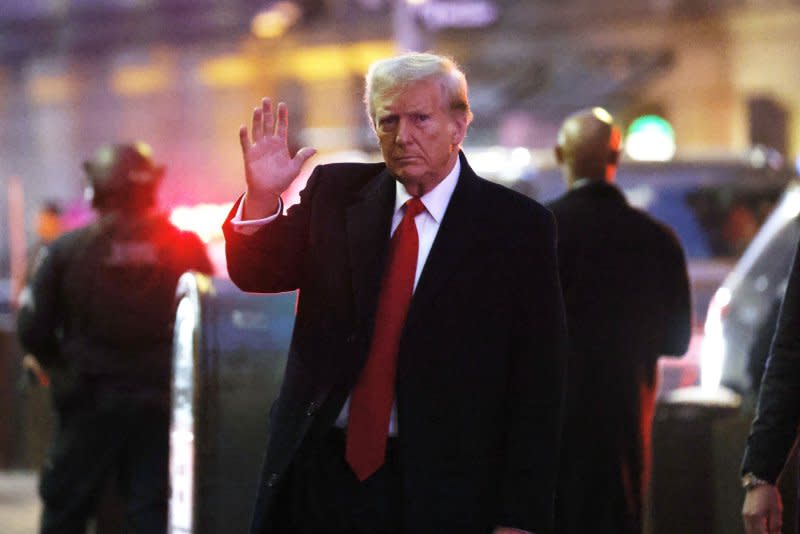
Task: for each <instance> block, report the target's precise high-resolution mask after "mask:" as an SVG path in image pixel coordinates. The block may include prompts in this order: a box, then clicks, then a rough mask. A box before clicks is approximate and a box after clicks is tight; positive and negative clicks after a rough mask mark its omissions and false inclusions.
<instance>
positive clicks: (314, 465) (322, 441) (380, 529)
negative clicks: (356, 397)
mask: <svg viewBox="0 0 800 534" xmlns="http://www.w3.org/2000/svg"><path fill="white" fill-rule="evenodd" d="M396 448H397V446H396V443H395V439H394V438H390V439H389V444H388V447H387V454H386V462H385V463H384V465H383V466H382V467H381V468H380V469H378V471H376V472H375V473H374V474H373V475H372V476H370V477H369V478H368V479H366V480H364V481H363V482H360V481H359V480H358V479H357V478H356V477H355V475H354V474H353V472H352V470H351V469H350V467H349V466H348V464H347V462H346V460H345V457H344V452H345V434H344V431H342V430H340V429H336V428H334V429H331V430H330V431H329V432H327V433H325V434H324V435H323V436H322V437H309V438H308V439H306V441H305V442H304V444H303V445H302V446H301V448H300V450H299V451H298V452H297V454H296V455H295V458H294V460H293V462H292V466H291V467H290V470H289V474H288V476H287V478H286V481H285V486H284V487H283V488H282V493H283V495H282V496H281V498H280V502H281V503H285V506H286V512H288V518H287V519H288V524H289V525H290V529H289V532H292V533H294V534H400V533H401V532H402V531H403V530H402V521H401V505H402V497H401V492H402V480H401V477H400V467H399V465H398V464H399V462H398V458H397V456H398V455H397V450H396Z"/></svg>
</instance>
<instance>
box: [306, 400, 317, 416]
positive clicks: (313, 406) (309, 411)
mask: <svg viewBox="0 0 800 534" xmlns="http://www.w3.org/2000/svg"><path fill="white" fill-rule="evenodd" d="M317 410H319V403H318V402H317V401H311V402H309V403H308V408H306V415H307V416H308V417H311V416H312V415H314V414H315V413H317Z"/></svg>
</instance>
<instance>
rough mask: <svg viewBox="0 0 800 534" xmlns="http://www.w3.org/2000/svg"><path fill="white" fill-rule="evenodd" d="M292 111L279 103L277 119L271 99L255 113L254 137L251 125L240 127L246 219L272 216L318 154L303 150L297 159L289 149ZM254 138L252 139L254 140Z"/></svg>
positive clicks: (306, 149)
mask: <svg viewBox="0 0 800 534" xmlns="http://www.w3.org/2000/svg"><path fill="white" fill-rule="evenodd" d="M288 130H289V110H288V109H287V107H286V104H285V103H283V102H280V103H278V109H277V119H276V118H275V117H274V114H273V110H272V102H271V101H270V99H269V98H266V97H265V98H264V99H262V101H261V107H258V108H256V109H254V110H253V123H252V131H251V136H248V132H247V126H245V125H242V126H241V127H240V128H239V142H240V144H241V146H242V156H243V158H244V169H245V179H246V181H247V197H246V198H247V200H246V202H245V205H244V212H243V216H244V219H262V218H265V217H268V216H269V215H272V214H273V213H274V212H275V210H276V209H277V207H278V198H279V197H280V195H281V193H283V192H284V191H285V190H286V189H287V188H288V187H289V185H290V184H291V183H292V181H294V179H295V178H297V176H298V174H300V169H301V167H302V166H303V164H304V163H305V162H306V160H307V159H308V158H310V157H311V156H313V155H314V154H315V153H316V152H317V151H316V150H315V149H313V148H309V147H303V148H301V149H300V150H298V151H297V154H295V155H294V157H291V156H290V155H289V146H288V142H287V139H288ZM251 137H252V138H251Z"/></svg>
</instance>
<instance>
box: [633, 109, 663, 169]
mask: <svg viewBox="0 0 800 534" xmlns="http://www.w3.org/2000/svg"><path fill="white" fill-rule="evenodd" d="M625 151H626V152H627V153H628V156H630V157H631V158H632V159H635V160H640V161H666V160H669V159H671V158H672V157H673V156H674V155H675V130H673V129H672V126H671V125H670V123H669V122H667V121H666V120H665V119H664V118H662V117H659V116H658V115H643V116H641V117H639V118H638V119H636V120H634V121H633V122H632V123H631V125H630V126H628V135H627V137H626V139H625Z"/></svg>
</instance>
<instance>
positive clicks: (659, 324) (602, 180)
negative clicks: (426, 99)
mask: <svg viewBox="0 0 800 534" xmlns="http://www.w3.org/2000/svg"><path fill="white" fill-rule="evenodd" d="M619 149H620V133H619V130H618V129H617V128H616V127H614V126H613V124H612V120H611V116H610V115H609V114H608V113H607V112H606V111H605V110H602V109H600V108H594V109H590V110H584V111H579V112H577V113H575V114H573V115H571V116H569V117H568V118H567V119H566V121H565V122H564V124H563V126H562V128H561V130H560V132H559V138H558V146H557V147H556V157H557V159H558V162H559V164H560V165H561V166H562V169H563V173H564V178H565V181H566V184H567V187H568V191H567V193H566V194H565V195H564V196H563V197H561V198H560V199H558V200H556V201H555V202H554V203H553V204H552V205H551V206H550V209H551V210H552V211H553V213H554V214H555V216H556V221H557V223H558V234H559V242H558V261H559V271H560V273H561V283H562V287H563V291H564V304H565V306H566V310H567V329H568V331H569V347H570V348H569V360H568V361H569V364H568V367H569V372H568V382H567V407H566V417H565V426H564V449H563V453H562V462H561V466H562V469H561V474H560V477H559V479H560V480H559V495H558V501H559V505H558V511H557V514H558V529H557V530H558V532H560V533H563V534H577V533H585V532H592V533H609V534H610V533H614V534H620V533H626V534H628V533H630V534H633V533H639V532H641V517H642V513H641V512H642V501H643V497H644V494H645V491H646V487H647V478H648V477H647V474H648V468H649V465H648V463H649V462H648V460H649V447H650V429H651V418H652V414H653V406H654V400H655V399H654V394H655V386H656V361H657V359H658V357H659V355H662V354H669V355H681V354H683V353H684V352H685V351H686V349H687V346H688V342H689V338H690V334H691V304H690V293H689V281H688V277H687V272H686V264H685V260H684V256H683V251H682V249H681V246H680V244H679V243H678V240H677V239H676V237H675V235H674V234H673V233H672V231H671V230H670V229H668V228H667V227H665V226H664V225H663V224H661V223H659V222H657V221H655V220H654V219H652V218H651V217H649V216H648V215H647V214H645V213H644V212H642V211H639V210H637V209H634V208H632V207H631V206H630V205H628V203H627V201H626V200H625V197H624V195H623V194H622V192H621V191H620V190H619V189H617V188H616V187H615V186H614V185H613V178H614V173H615V171H616V166H617V160H618V158H619Z"/></svg>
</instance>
